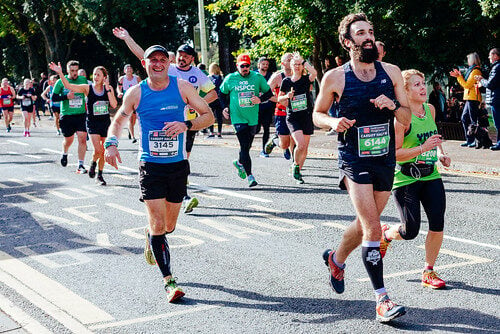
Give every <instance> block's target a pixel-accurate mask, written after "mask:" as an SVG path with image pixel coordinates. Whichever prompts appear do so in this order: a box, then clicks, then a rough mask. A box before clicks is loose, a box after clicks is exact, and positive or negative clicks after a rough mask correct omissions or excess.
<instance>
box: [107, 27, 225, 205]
mask: <svg viewBox="0 0 500 334" xmlns="http://www.w3.org/2000/svg"><path fill="white" fill-rule="evenodd" d="M113 34H114V35H115V36H116V37H117V38H119V39H121V40H123V41H125V43H126V44H127V46H128V47H129V49H130V51H132V53H133V54H134V55H135V56H136V57H137V58H139V59H142V58H143V55H144V50H143V49H142V48H141V47H140V46H139V45H138V44H137V43H136V42H135V41H134V39H133V38H132V37H131V36H130V34H129V33H128V31H127V30H126V29H124V28H122V27H120V28H114V29H113ZM195 57H196V51H195V50H194V49H193V48H192V47H191V46H190V45H188V44H183V45H181V46H179V48H178V49H177V54H176V64H170V68H169V70H168V71H169V74H170V75H173V76H176V77H179V78H181V79H184V80H186V81H187V82H189V83H190V84H191V85H193V87H194V88H195V89H196V90H197V91H198V92H199V94H200V95H201V96H203V95H204V97H203V98H204V99H205V101H206V102H207V103H211V102H213V101H215V100H216V99H217V98H218V97H217V92H216V91H215V86H214V84H213V83H212V81H211V80H210V79H209V78H208V76H207V75H206V74H205V73H203V72H202V71H201V70H200V69H199V68H197V67H196V66H192V63H193V62H194V59H195ZM186 108H188V119H189V120H193V119H195V118H196V117H197V114H196V111H195V110H194V109H193V108H189V106H186ZM196 133H197V131H188V132H187V142H186V150H187V154H188V158H189V156H190V153H191V149H192V148H193V144H194V138H195V137H196ZM197 205H198V199H197V198H195V197H190V196H188V195H186V198H185V199H184V212H185V213H189V212H191V211H193V209H194V208H195V207H196V206H197Z"/></svg>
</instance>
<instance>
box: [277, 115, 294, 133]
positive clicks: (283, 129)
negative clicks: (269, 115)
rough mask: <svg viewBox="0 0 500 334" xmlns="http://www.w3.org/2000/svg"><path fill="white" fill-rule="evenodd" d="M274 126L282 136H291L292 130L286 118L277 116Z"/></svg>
mask: <svg viewBox="0 0 500 334" xmlns="http://www.w3.org/2000/svg"><path fill="white" fill-rule="evenodd" d="M274 126H275V127H276V133H277V134H278V135H280V136H289V135H290V129H289V128H288V125H287V124H286V116H275V117H274Z"/></svg>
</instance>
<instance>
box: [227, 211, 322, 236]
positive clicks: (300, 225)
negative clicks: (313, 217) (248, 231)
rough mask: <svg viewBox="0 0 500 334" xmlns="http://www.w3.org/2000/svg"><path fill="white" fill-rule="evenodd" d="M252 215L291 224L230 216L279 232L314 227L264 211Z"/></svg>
mask: <svg viewBox="0 0 500 334" xmlns="http://www.w3.org/2000/svg"><path fill="white" fill-rule="evenodd" d="M252 215H255V216H259V217H262V218H266V219H269V220H273V221H276V222H280V223H284V224H281V225H289V226H290V225H291V227H283V226H279V225H273V224H269V223H266V222H265V221H258V220H256V219H255V218H249V217H238V216H232V217H231V218H232V219H235V220H239V221H241V222H244V223H247V224H251V225H255V226H259V227H263V228H266V229H269V230H273V231H280V232H292V231H302V230H308V229H311V228H314V225H310V224H305V223H300V222H298V221H294V220H291V219H285V218H278V217H273V216H271V215H269V214H265V213H263V214H257V213H252Z"/></svg>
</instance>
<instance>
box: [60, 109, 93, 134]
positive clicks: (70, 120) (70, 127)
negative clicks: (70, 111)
mask: <svg viewBox="0 0 500 334" xmlns="http://www.w3.org/2000/svg"><path fill="white" fill-rule="evenodd" d="M86 118H87V115H85V114H78V115H61V118H60V120H59V126H60V127H61V132H62V134H63V136H64V137H71V136H72V135H74V134H75V132H77V131H81V132H87V127H86V126H85V121H86Z"/></svg>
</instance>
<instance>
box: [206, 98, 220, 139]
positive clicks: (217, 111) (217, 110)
mask: <svg viewBox="0 0 500 334" xmlns="http://www.w3.org/2000/svg"><path fill="white" fill-rule="evenodd" d="M210 108H212V112H213V113H214V116H215V119H216V120H217V130H218V131H217V133H220V134H222V107H221V105H220V102H219V101H217V100H216V101H214V102H212V103H210ZM208 129H209V130H210V132H211V133H213V132H214V126H213V125H210V126H209V128H208Z"/></svg>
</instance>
